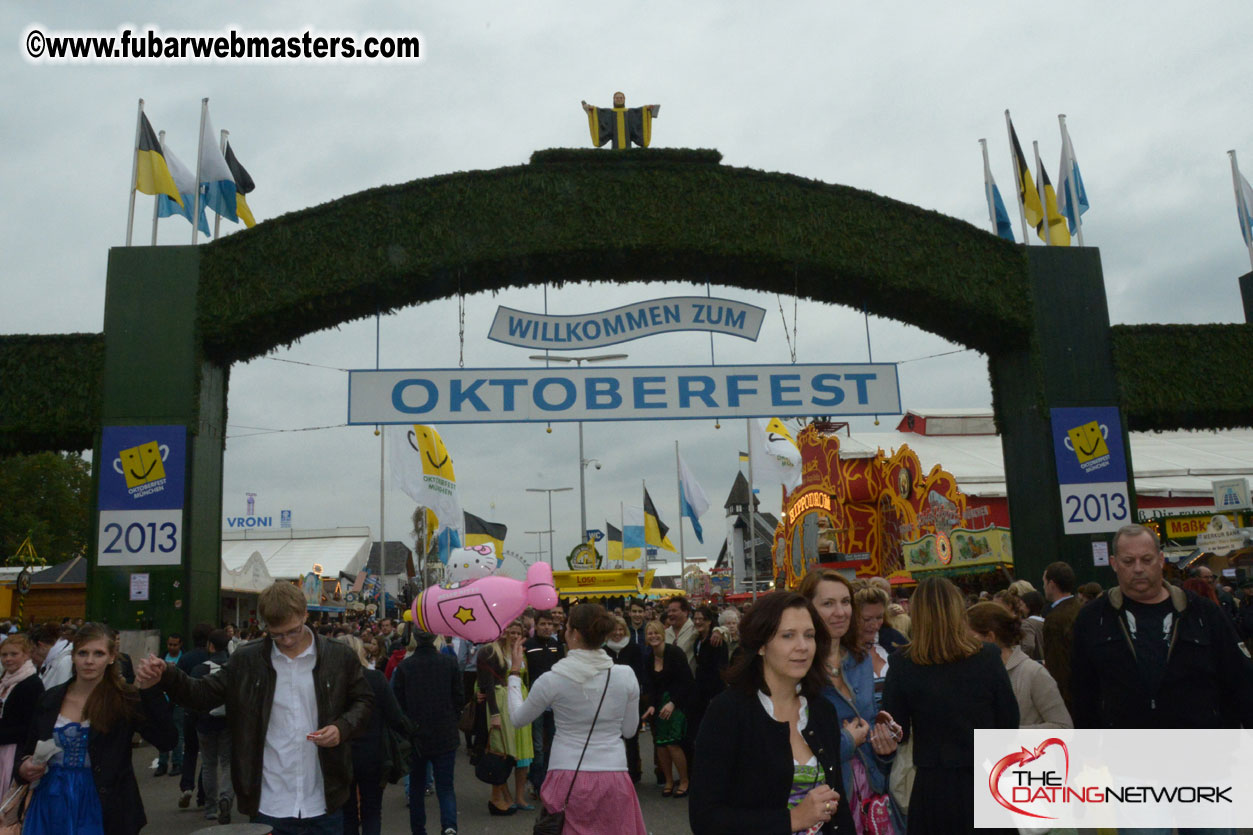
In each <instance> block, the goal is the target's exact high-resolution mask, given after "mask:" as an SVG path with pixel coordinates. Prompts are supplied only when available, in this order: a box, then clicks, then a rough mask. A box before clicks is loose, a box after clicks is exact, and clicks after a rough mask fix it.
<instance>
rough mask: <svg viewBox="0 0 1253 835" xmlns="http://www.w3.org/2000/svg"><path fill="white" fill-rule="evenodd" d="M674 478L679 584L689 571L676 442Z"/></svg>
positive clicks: (676, 441)
mask: <svg viewBox="0 0 1253 835" xmlns="http://www.w3.org/2000/svg"><path fill="white" fill-rule="evenodd" d="M674 478H675V481H677V482H678V483H679V521H678V524H679V582H680V583H682V580H683V574H684V572H685V571H686V570H687V552H686V550H685V549H684V547H683V473H682V472H681V471H680V470H679V442H678V440H677V439H676V440H675V442H674Z"/></svg>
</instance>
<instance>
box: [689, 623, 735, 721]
mask: <svg viewBox="0 0 1253 835" xmlns="http://www.w3.org/2000/svg"><path fill="white" fill-rule="evenodd" d="M717 623H718V615H717V614H716V613H715V612H714V610H713V607H712V606H698V607H696V608H695V609H693V610H692V626H694V627H696V644H695V646H694V647H693V648H692V651H693V653H694V655H695V656H696V690H695V698H693V699H692V709H691V712H690V713H689V714H688V723H689V725H690V727H689V729H688V733H689V735H690V737H689V738H691V739H695V738H696V735H697V734H698V733H700V723H701V719H702V718H704V716H705V710H706V709H708V707H709V703H710V702H711V701H713V698H714V696H717V695H718V694H719V693H721V692H722V691H723V688H725V687H726V684H725V683H724V682H723V680H722V674H723V672H724V671H725V670H726V668H727V664H728V657H727V643H726V641H719V642H718V643H717V644H714V643H712V642H711V641H710V640H709V636H710V635H712V634H713V628H714V626H715V625H716V624H717Z"/></svg>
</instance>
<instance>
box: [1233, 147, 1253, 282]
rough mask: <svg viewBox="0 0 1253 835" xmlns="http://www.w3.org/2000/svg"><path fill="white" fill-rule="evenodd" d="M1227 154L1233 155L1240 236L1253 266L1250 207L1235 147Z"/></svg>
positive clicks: (1234, 185)
mask: <svg viewBox="0 0 1253 835" xmlns="http://www.w3.org/2000/svg"><path fill="white" fill-rule="evenodd" d="M1227 156H1229V157H1231V184H1232V186H1233V187H1234V188H1235V190H1236V214H1237V215H1238V216H1239V218H1240V237H1241V238H1242V239H1243V240H1244V245H1245V247H1246V248H1247V249H1248V250H1249V265H1250V266H1253V240H1251V238H1253V235H1250V233H1249V215H1248V209H1249V207H1248V206H1246V205H1244V194H1243V193H1242V192H1243V190H1242V189H1241V188H1240V164H1239V163H1238V162H1236V152H1235V149H1234V148H1233V149H1232V150H1230V151H1228V152H1227Z"/></svg>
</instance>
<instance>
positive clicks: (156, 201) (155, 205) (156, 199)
mask: <svg viewBox="0 0 1253 835" xmlns="http://www.w3.org/2000/svg"><path fill="white" fill-rule="evenodd" d="M157 142H159V143H160V145H161V156H165V131H161V132H160V133H158V134H157ZM167 164H168V163H167ZM160 205H161V195H159V194H158V195H155V196H153V198H152V246H156V245H157V209H159V208H160Z"/></svg>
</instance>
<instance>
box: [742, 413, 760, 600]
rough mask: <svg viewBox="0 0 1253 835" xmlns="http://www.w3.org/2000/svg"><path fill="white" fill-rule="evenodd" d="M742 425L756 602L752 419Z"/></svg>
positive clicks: (749, 539) (749, 542)
mask: <svg viewBox="0 0 1253 835" xmlns="http://www.w3.org/2000/svg"><path fill="white" fill-rule="evenodd" d="M744 425H745V426H746V427H747V428H748V548H749V553H750V554H751V555H752V556H751V557H750V559H752V561H753V602H754V603H756V602H757V533H756V528H757V520H756V518H755V517H756V515H757V513H756V511H755V510H754V508H753V419H752V418H747V419H746V420H745V421H744Z"/></svg>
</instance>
